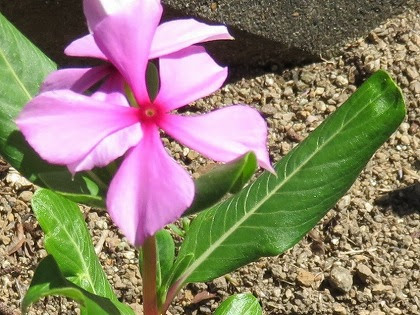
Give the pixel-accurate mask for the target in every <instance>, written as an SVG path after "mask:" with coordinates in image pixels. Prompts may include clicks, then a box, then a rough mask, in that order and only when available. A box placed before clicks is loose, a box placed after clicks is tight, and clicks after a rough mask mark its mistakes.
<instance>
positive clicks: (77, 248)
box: [32, 189, 130, 314]
mask: <svg viewBox="0 0 420 315" xmlns="http://www.w3.org/2000/svg"><path fill="white" fill-rule="evenodd" d="M32 209H33V211H34V213H35V215H36V218H37V219H38V222H39V224H40V226H41V228H42V230H43V231H44V233H45V238H44V243H45V248H46V250H47V252H48V253H49V254H50V255H52V256H53V257H54V259H55V261H56V262H57V264H58V267H59V269H60V270H61V272H62V274H63V276H64V277H65V278H66V279H67V280H68V281H70V282H72V283H73V284H75V285H77V286H79V287H81V288H82V289H84V290H86V291H88V292H90V293H93V294H95V295H98V296H102V297H106V298H109V299H110V300H111V301H113V302H117V301H118V300H117V297H116V296H115V294H114V292H113V290H112V288H111V286H110V284H109V282H108V279H107V278H106V275H105V273H104V271H103V270H102V267H101V265H100V263H99V260H98V257H97V256H96V254H95V250H94V247H93V244H92V239H91V236H90V235H89V231H88V229H87V226H86V223H85V221H84V219H83V215H82V213H81V211H80V209H79V207H78V206H77V204H75V203H74V202H72V201H70V200H68V199H66V198H64V197H62V196H60V195H58V194H56V193H54V192H52V191H50V190H47V189H40V190H38V191H36V192H35V194H34V197H33V199H32ZM127 309H128V308H127ZM128 314H130V312H128Z"/></svg>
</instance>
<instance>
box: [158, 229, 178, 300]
mask: <svg viewBox="0 0 420 315" xmlns="http://www.w3.org/2000/svg"><path fill="white" fill-rule="evenodd" d="M156 246H157V268H156V269H157V275H156V276H157V279H156V286H157V292H158V298H159V301H158V302H159V305H162V304H163V302H164V300H165V297H166V293H167V291H168V287H167V286H165V284H166V283H167V281H166V280H167V278H168V276H169V275H170V271H171V268H172V266H173V264H174V260H175V243H174V240H173V239H172V236H171V233H169V231H167V230H160V231H159V232H157V233H156Z"/></svg>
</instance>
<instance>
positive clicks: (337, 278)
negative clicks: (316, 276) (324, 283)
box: [329, 266, 353, 292]
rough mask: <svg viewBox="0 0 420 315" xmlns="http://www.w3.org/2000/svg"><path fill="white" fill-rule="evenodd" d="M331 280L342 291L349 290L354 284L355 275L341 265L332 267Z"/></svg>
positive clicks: (333, 285)
mask: <svg viewBox="0 0 420 315" xmlns="http://www.w3.org/2000/svg"><path fill="white" fill-rule="evenodd" d="M329 280H330V284H331V286H332V287H333V288H335V289H337V290H339V291H342V292H349V291H350V290H351V287H352V285H353V277H352V275H351V273H350V271H348V270H347V269H345V268H343V267H340V266H336V267H333V268H332V269H331V273H330V277H329Z"/></svg>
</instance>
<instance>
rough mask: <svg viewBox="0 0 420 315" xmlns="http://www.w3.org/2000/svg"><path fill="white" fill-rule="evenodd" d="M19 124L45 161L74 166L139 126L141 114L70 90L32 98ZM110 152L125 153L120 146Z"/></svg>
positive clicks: (21, 114)
mask: <svg viewBox="0 0 420 315" xmlns="http://www.w3.org/2000/svg"><path fill="white" fill-rule="evenodd" d="M16 123H17V125H18V126H19V128H20V130H21V131H22V133H23V134H24V136H25V138H26V140H27V141H28V142H29V144H30V145H31V146H32V147H33V148H34V149H35V150H36V151H37V152H38V153H39V155H40V156H41V157H42V158H43V159H45V160H47V161H48V162H50V163H55V164H63V165H70V164H72V163H76V162H78V161H80V160H81V159H83V158H85V157H86V155H87V154H88V153H89V152H90V151H91V150H92V149H93V148H94V147H95V146H96V145H97V144H98V143H100V142H101V141H102V140H103V139H104V138H106V137H108V136H110V135H111V134H113V133H115V132H118V131H119V130H122V129H124V128H126V127H129V126H132V125H134V124H136V123H138V113H137V110H136V109H134V108H130V107H124V106H120V105H111V104H108V105H105V104H104V103H103V102H100V101H97V100H94V99H92V98H90V97H87V96H84V95H80V94H77V93H74V92H72V91H69V90H58V91H50V92H45V93H42V94H40V95H39V96H37V97H35V98H34V99H32V100H31V101H30V102H29V103H28V104H27V105H26V107H25V108H24V109H23V111H22V112H21V113H20V115H19V117H18V118H17V121H16ZM108 149H109V150H110V151H112V152H115V154H114V155H118V154H119V153H120V152H121V148H119V147H111V148H108ZM113 150H114V151H113ZM98 163H99V164H102V163H103V162H102V161H98Z"/></svg>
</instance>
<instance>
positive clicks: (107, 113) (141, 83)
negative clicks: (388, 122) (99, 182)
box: [17, 0, 272, 245]
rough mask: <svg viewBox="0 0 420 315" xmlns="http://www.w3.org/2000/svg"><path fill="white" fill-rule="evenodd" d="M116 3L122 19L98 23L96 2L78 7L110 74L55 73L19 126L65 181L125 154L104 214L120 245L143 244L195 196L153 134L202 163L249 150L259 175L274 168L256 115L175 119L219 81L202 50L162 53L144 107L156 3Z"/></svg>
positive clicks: (239, 108)
mask: <svg viewBox="0 0 420 315" xmlns="http://www.w3.org/2000/svg"><path fill="white" fill-rule="evenodd" d="M120 2H121V1H120ZM120 2H118V3H120ZM123 2H124V3H127V5H129V6H132V7H130V9H129V10H128V9H127V10H125V9H124V10H122V9H121V8H120V7H118V6H117V5H115V6H116V8H117V10H116V11H112V10H111V11H110V12H112V14H108V13H107V14H108V15H106V16H105V17H104V18H102V16H101V15H100V14H98V13H97V11H95V10H93V9H92V8H95V9H96V8H103V7H102V6H95V5H93V4H98V3H99V2H98V1H85V10H86V16H87V17H88V24H89V27H90V29H91V30H92V31H93V37H94V40H95V43H96V44H97V47H99V48H100V51H101V53H102V54H103V55H104V56H105V57H106V59H107V60H108V61H110V62H111V63H112V65H113V66H114V67H115V68H116V69H118V71H111V72H110V68H112V67H111V66H102V67H99V68H93V69H89V70H86V71H85V72H84V73H83V75H82V76H80V75H79V74H80V73H77V71H79V72H82V70H80V69H79V70H76V71H74V72H72V71H70V72H67V73H65V71H68V70H62V72H60V71H58V72H56V74H55V76H57V77H61V81H60V83H59V84H57V85H56V86H55V88H56V87H64V88H67V89H59V90H55V89H53V90H50V91H48V89H47V91H45V92H43V93H41V94H40V95H39V96H37V97H35V98H34V99H33V100H32V101H30V102H29V103H28V104H27V106H26V107H25V108H24V110H23V111H22V113H21V114H20V116H19V117H18V119H17V124H18V126H19V128H20V129H21V131H22V133H23V134H24V135H25V137H26V139H27V141H28V142H29V143H30V144H31V146H33V147H34V148H35V150H36V151H37V152H38V153H39V154H40V156H41V157H42V158H44V159H45V160H47V161H49V162H50V163H55V164H62V165H67V166H68V168H69V169H70V171H71V172H78V171H82V170H88V169H92V168H93V167H95V166H104V165H107V164H109V163H110V162H111V161H113V160H115V159H116V158H118V157H120V156H123V155H124V154H125V157H124V160H123V162H122V164H121V166H120V167H119V169H118V171H117V173H116V174H115V177H114V178H113V180H112V182H111V184H110V187H109V190H108V194H107V208H108V212H109V214H110V216H111V218H112V219H113V221H114V222H115V224H116V225H117V226H118V227H119V228H120V229H121V230H122V231H123V233H124V234H125V235H126V237H127V238H128V240H129V241H130V242H132V243H133V244H134V245H141V244H142V243H143V241H144V239H145V238H146V237H148V236H151V235H153V234H154V233H155V232H156V231H157V230H159V229H161V228H162V227H163V226H164V225H166V224H168V223H170V222H173V221H174V220H176V219H177V218H179V217H180V215H181V214H182V213H183V211H184V210H185V209H186V208H187V207H188V206H189V205H190V204H191V202H192V200H193V197H194V184H193V181H192V179H191V178H190V176H189V174H188V172H186V171H185V170H184V169H183V168H182V167H181V166H180V165H178V164H177V163H176V162H175V161H174V160H173V159H172V158H171V157H170V156H169V155H168V154H167V152H166V150H165V148H164V147H163V145H162V142H161V140H160V135H159V129H162V130H164V131H165V132H166V133H167V134H169V135H170V136H172V137H173V138H174V139H176V140H178V141H179V142H181V143H182V144H184V145H186V146H188V147H190V148H192V149H194V150H196V151H198V152H200V153H201V154H203V155H204V156H206V157H208V158H211V159H214V160H217V161H221V162H228V161H230V160H232V159H234V158H236V157H238V156H240V155H241V154H243V153H245V152H247V151H250V150H252V151H254V152H255V154H256V155H257V158H258V162H259V164H260V165H261V166H262V167H264V168H266V169H268V170H272V167H271V165H270V161H269V157H268V152H267V149H266V137H267V126H266V123H265V121H264V120H263V118H262V117H261V116H260V115H259V113H258V112H257V111H256V110H254V109H251V108H249V107H246V106H243V105H236V106H231V107H226V108H223V109H220V110H216V111H214V112H211V113H208V114H204V115H200V116H181V115H176V114H174V113H173V111H174V110H176V109H177V108H180V107H182V106H184V105H186V104H188V103H190V102H192V101H194V100H197V99H199V98H201V97H204V96H206V95H208V94H210V93H212V92H213V91H215V90H216V89H218V88H219V87H220V86H221V85H222V84H223V82H224V80H225V79H226V76H227V69H226V68H222V67H220V66H218V65H217V64H216V63H215V62H214V61H213V60H212V58H211V57H210V56H209V55H208V54H207V53H206V51H205V50H204V48H202V47H199V46H190V44H191V43H190V42H184V44H173V46H174V47H175V46H176V49H175V48H174V49H166V48H165V49H163V48H161V49H162V51H165V55H164V56H163V57H161V58H159V76H160V89H159V93H158V95H157V96H156V98H155V99H150V97H149V94H148V91H147V87H146V80H145V78H146V74H145V73H146V67H147V63H148V60H149V58H150V56H151V55H152V53H151V52H152V51H153V41H154V38H156V36H157V35H156V34H157V33H158V30H159V28H158V29H156V27H157V24H158V21H159V19H160V14H161V9H160V4H159V3H158V1H154V0H153V1H152V0H150V1H145V0H143V1H134V0H131V1H129V0H127V1H123ZM104 3H105V2H104ZM113 3H117V2H113ZM88 4H92V6H91V7H89V5H88ZM101 12H102V11H101ZM107 12H108V11H107ZM163 25H164V24H163ZM174 25H175V24H174ZM178 25H179V26H180V28H182V24H181V23H179V24H178ZM140 31H141V32H140ZM171 32H173V33H176V30H175V29H170V30H168V33H165V34H169V33H171ZM139 34H141V36H140V35H139ZM154 34H155V37H153V35H154ZM159 36H161V38H162V41H164V39H167V40H168V41H170V40H172V38H171V37H172V36H168V35H166V36H165V35H164V34H161V35H159ZM159 45H160V46H159ZM159 45H158V46H159V47H164V46H165V45H164V44H163V43H162V44H159ZM168 46H169V44H168ZM188 46H189V47H188ZM102 72H105V73H108V77H107V79H106V80H105V82H104V84H103V85H102V86H101V87H100V89H99V90H98V91H97V92H96V93H94V94H93V95H92V96H86V95H83V94H80V93H76V92H75V91H74V90H76V91H84V90H86V88H87V87H89V86H90V83H89V84H87V83H86V80H85V79H86V78H87V77H89V76H90V77H96V78H97V77H98V74H101V73H102ZM57 73H58V74H57ZM67 75H68V76H67ZM74 78H77V79H76V80H74ZM84 80H85V82H84ZM87 81H89V80H87ZM50 82H52V81H50ZM51 84H52V83H51ZM126 84H128V86H129V87H130V89H131V90H132V92H133V94H134V96H135V100H136V103H137V107H130V106H129V104H128V102H127V99H126V97H125V95H124V94H123V91H124V86H125V85H126ZM60 85H61V86H60ZM75 86H76V88H75ZM50 87H51V86H50ZM70 87H71V88H73V89H74V90H73V91H72V90H70V89H68V88H70Z"/></svg>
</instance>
